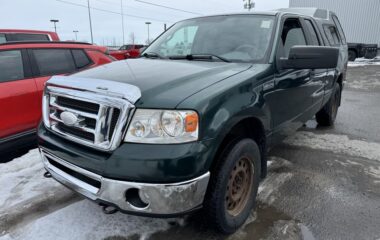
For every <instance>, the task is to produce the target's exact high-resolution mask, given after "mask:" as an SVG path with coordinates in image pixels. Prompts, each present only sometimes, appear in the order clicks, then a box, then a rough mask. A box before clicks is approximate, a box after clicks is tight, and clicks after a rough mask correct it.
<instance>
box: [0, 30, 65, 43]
mask: <svg viewBox="0 0 380 240" xmlns="http://www.w3.org/2000/svg"><path fill="white" fill-rule="evenodd" d="M21 41H46V42H50V41H59V37H58V35H57V34H56V33H55V32H48V31H36V30H20V29H0V44H1V43H6V42H21Z"/></svg>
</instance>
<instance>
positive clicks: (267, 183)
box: [257, 157, 293, 204]
mask: <svg viewBox="0 0 380 240" xmlns="http://www.w3.org/2000/svg"><path fill="white" fill-rule="evenodd" d="M291 165H292V163H291V162H289V161H287V160H285V159H283V158H279V157H270V158H269V160H268V176H267V177H266V178H265V179H264V181H262V182H261V183H260V186H259V190H258V197H257V198H258V200H259V201H261V202H263V203H266V204H272V203H273V202H274V201H275V200H276V199H277V198H278V197H279V196H278V190H279V188H280V187H281V186H282V185H283V184H284V183H285V182H286V181H288V180H289V179H291V178H292V177H293V174H292V173H290V172H280V173H278V172H276V171H275V170H276V169H278V168H281V167H285V166H288V167H289V166H291Z"/></svg>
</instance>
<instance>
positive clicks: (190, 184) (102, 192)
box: [40, 148, 210, 215]
mask: <svg viewBox="0 0 380 240" xmlns="http://www.w3.org/2000/svg"><path fill="white" fill-rule="evenodd" d="M40 153H41V157H42V161H43V163H44V166H45V169H46V170H47V171H48V172H49V173H50V174H51V175H52V177H53V178H54V179H56V180H57V181H59V182H60V183H62V184H64V185H66V186H67V187H69V188H71V189H72V190H74V191H76V192H78V193H80V194H82V195H84V196H86V197H87V198H89V199H91V200H94V201H98V202H104V203H109V204H112V205H115V206H116V207H118V208H119V209H120V210H123V211H126V212H134V213H137V214H144V215H145V214H147V215H177V214H181V213H186V212H189V211H191V210H193V209H196V208H197V207H199V206H201V205H202V203H203V199H204V196H205V193H206V190H207V185H208V181H209V178H210V173H209V172H207V173H206V174H204V175H202V176H200V177H197V178H195V179H192V180H189V181H185V182H180V183H170V184H147V183H136V182H126V181H117V180H112V179H108V178H104V177H102V176H100V175H98V174H94V173H92V172H90V171H87V170H85V169H83V168H80V167H78V166H75V165H73V164H71V163H69V162H66V161H65V160H63V159H60V158H58V157H57V156H54V155H53V154H51V153H49V152H47V151H46V150H44V149H41V148H40ZM58 166H60V167H58ZM65 169H66V170H67V169H69V170H70V171H73V172H75V173H76V174H75V175H77V174H79V175H78V176H82V177H80V178H81V179H79V178H77V177H74V176H73V175H74V174H69V173H67V172H70V171H65ZM84 179H90V181H86V180H84ZM94 182H96V183H98V184H93V183H94ZM99 186H100V187H99ZM131 189H133V190H136V191H135V192H136V193H137V194H138V197H139V199H140V200H141V201H140V202H142V203H144V204H143V205H139V204H136V203H135V202H134V201H129V200H128V199H127V197H126V192H127V191H128V190H131Z"/></svg>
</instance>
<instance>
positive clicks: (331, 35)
mask: <svg viewBox="0 0 380 240" xmlns="http://www.w3.org/2000/svg"><path fill="white" fill-rule="evenodd" d="M324 29H325V33H326V36H327V39H328V40H329V42H330V45H332V46H339V45H340V44H341V43H340V39H339V35H338V31H337V30H336V28H335V27H334V26H331V25H326V26H324Z"/></svg>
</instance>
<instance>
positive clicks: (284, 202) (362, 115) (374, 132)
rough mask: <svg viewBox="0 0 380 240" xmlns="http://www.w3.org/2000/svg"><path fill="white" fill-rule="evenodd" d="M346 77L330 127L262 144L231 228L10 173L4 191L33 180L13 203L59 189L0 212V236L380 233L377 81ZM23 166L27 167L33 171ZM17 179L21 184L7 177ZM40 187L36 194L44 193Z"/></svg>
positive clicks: (3, 239) (378, 73)
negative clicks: (110, 207) (243, 208)
mask: <svg viewBox="0 0 380 240" xmlns="http://www.w3.org/2000/svg"><path fill="white" fill-rule="evenodd" d="M347 80H348V82H347V84H346V89H345V92H344V94H343V102H342V107H341V108H340V112H339V115H338V119H337V122H336V126H335V127H334V128H320V127H318V126H317V124H316V123H315V121H314V120H311V121H309V122H308V123H307V124H306V126H305V127H304V128H303V129H301V130H300V131H299V132H298V133H297V134H295V135H294V136H291V137H289V138H288V139H287V140H285V141H284V143H283V144H281V145H280V146H277V147H275V148H273V149H272V150H271V151H270V158H269V159H270V162H269V163H270V166H269V174H268V177H267V178H266V179H265V180H264V181H263V182H262V183H261V185H260V189H259V196H258V206H257V208H256V210H255V211H254V212H253V213H252V216H251V217H250V219H249V221H248V222H247V223H246V224H245V226H244V227H243V228H242V229H241V230H240V231H238V232H237V233H236V234H234V235H232V236H229V237H225V236H220V235H217V234H215V233H214V232H212V231H210V230H207V223H205V222H203V221H200V220H201V219H202V217H201V215H199V214H195V215H193V216H189V217H185V218H176V219H151V218H143V217H135V216H129V215H123V214H120V213H116V214H114V215H104V214H103V213H102V211H101V209H100V208H99V207H98V206H97V205H95V204H93V203H91V202H89V201H87V200H78V199H79V198H78V197H77V196H76V195H72V194H71V193H70V192H69V191H67V190H65V189H64V188H62V187H61V186H59V185H55V184H54V183H52V182H50V181H52V180H46V181H47V182H46V183H43V182H40V179H39V178H38V177H33V178H31V179H30V180H28V178H27V176H22V175H20V174H18V175H17V176H14V178H12V184H14V185H12V186H9V187H8V188H9V191H8V195H9V196H8V198H10V197H11V196H13V195H12V194H14V192H17V191H13V189H14V188H16V187H17V186H18V187H19V190H20V189H22V188H21V187H20V186H22V184H21V183H22V182H23V184H25V185H28V184H31V183H28V181H29V182H34V181H38V184H35V186H34V187H32V189H34V190H35V191H34V192H32V193H33V194H36V195H34V197H30V198H28V197H27V196H24V194H26V193H27V192H25V191H21V190H20V191H19V193H21V195H22V196H23V198H24V199H23V201H21V203H20V202H19V203H17V206H18V207H22V206H23V204H25V201H28V200H30V201H29V205H34V204H40V205H41V201H39V198H38V194H39V191H42V190H43V189H44V187H46V188H48V189H50V190H51V191H53V192H55V193H56V194H58V193H60V194H61V195H60V196H59V197H57V196H58V195H56V198H55V199H47V200H45V201H43V206H45V207H40V208H37V209H34V211H32V212H30V211H29V212H28V214H24V215H23V216H22V218H21V219H19V218H15V219H17V221H15V223H17V224H13V225H10V224H4V223H3V224H1V221H2V220H1V217H0V240H9V239H55V240H60V239H107V240H111V239H115V240H118V239H165V240H166V239H179V238H180V239H182V240H187V239H191V240H196V239H234V240H235V239H236V240H243V239H307V240H310V239H311V240H312V239H355V240H356V239H373V240H377V239H380V228H379V226H380V128H379V124H380V106H379V103H380V88H378V86H377V83H378V82H380V66H360V67H359V66H358V67H353V68H350V70H349V73H348V79H347ZM356 81H359V82H360V81H363V82H365V84H361V85H360V83H357V82H356ZM371 83H373V85H372V86H371ZM358 86H359V87H358ZM360 86H361V87H360ZM379 86H380V85H379ZM25 159H31V161H32V160H33V161H36V160H35V159H36V156H35V155H34V152H31V153H29V157H27V158H24V160H25ZM24 160H23V161H24ZM10 163H13V161H12V162H10ZM10 163H7V164H10ZM21 163H22V162H21ZM0 166H1V165H0ZM33 166H34V167H33ZM35 168H38V165H32V166H31V167H30V169H31V170H33V169H34V170H33V171H36V172H38V175H39V176H41V174H42V172H43V170H42V169H40V170H38V169H35ZM0 171H2V169H1V167H0ZM26 174H29V175H33V172H31V171H27V172H26ZM1 176H3V175H1ZM17 179H19V180H17ZM17 181H19V182H20V184H21V185H19V184H15V183H14V182H16V183H17ZM25 181H26V182H25ZM9 182H10V181H9ZM6 183H8V180H7V179H5V178H1V177H0V185H1V186H3V185H4V184H6ZM27 189H29V187H28V188H27ZM36 189H37V190H36ZM24 190H25V189H24ZM33 194H32V195H33ZM21 195H20V196H21ZM40 195H41V198H42V196H43V195H44V193H41V192H40ZM15 196H16V195H15ZM36 196H37V197H36ZM57 198H59V199H62V198H67V201H66V202H65V201H59V200H58V199H57ZM16 199H17V198H16ZM0 200H1V198H0ZM20 204H21V205H20ZM0 206H1V207H0V212H3V213H4V212H12V211H13V210H12V208H9V206H10V205H8V207H3V204H0ZM48 206H50V207H48ZM4 208H6V209H4ZM0 216H1V215H0ZM3 220H4V219H3ZM4 221H5V222H6V219H5V220H4Z"/></svg>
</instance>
